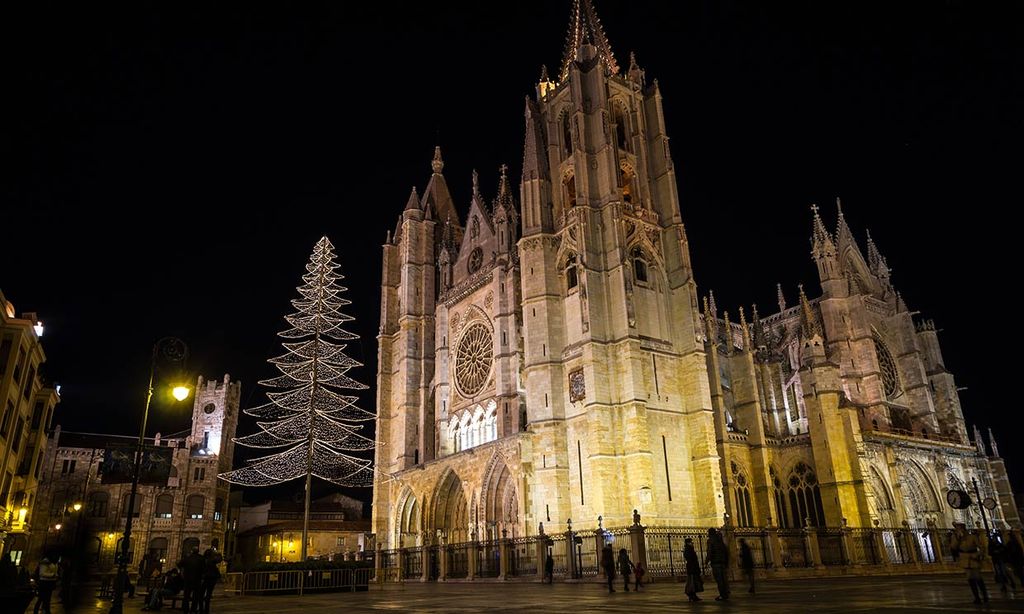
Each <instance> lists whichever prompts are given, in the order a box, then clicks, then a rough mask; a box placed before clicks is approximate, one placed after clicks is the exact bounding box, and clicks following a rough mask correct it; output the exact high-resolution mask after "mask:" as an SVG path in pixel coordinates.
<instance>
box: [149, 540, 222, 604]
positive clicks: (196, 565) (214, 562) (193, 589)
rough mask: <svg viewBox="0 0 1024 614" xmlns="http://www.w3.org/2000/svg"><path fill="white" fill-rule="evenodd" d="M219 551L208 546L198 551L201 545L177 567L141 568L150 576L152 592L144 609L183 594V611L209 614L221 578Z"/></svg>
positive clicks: (151, 566) (150, 589)
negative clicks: (164, 570) (201, 552)
mask: <svg viewBox="0 0 1024 614" xmlns="http://www.w3.org/2000/svg"><path fill="white" fill-rule="evenodd" d="M221 560H222V559H221V556H220V553H219V552H217V551H216V550H214V549H212V548H209V549H207V550H206V552H204V553H203V554H199V548H192V551H191V552H189V553H188V554H187V555H186V556H185V558H183V559H182V560H180V561H178V564H177V566H175V567H172V568H171V569H169V570H167V571H166V572H162V571H161V569H160V567H159V566H158V565H157V564H155V563H150V565H149V566H146V563H147V562H146V561H145V560H144V561H143V566H145V569H144V570H143V569H140V577H142V576H145V577H146V578H147V582H146V583H147V585H148V587H149V594H148V596H147V599H146V605H145V606H144V607H143V608H142V609H143V610H159V609H160V608H162V607H163V604H164V599H166V598H168V597H174V596H176V595H177V594H178V593H181V592H182V591H184V593H183V594H182V599H181V610H182V611H183V612H196V613H198V614H209V613H210V601H211V600H212V598H213V588H214V586H216V584H217V582H219V581H220V567H219V564H220V562H221Z"/></svg>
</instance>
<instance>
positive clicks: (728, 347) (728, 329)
mask: <svg viewBox="0 0 1024 614" xmlns="http://www.w3.org/2000/svg"><path fill="white" fill-rule="evenodd" d="M722 321H723V322H724V323H725V325H724V326H723V327H722V328H723V329H724V331H723V332H725V351H726V352H731V351H732V324H730V323H729V312H728V311H723V312H722Z"/></svg>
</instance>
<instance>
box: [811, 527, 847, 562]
mask: <svg viewBox="0 0 1024 614" xmlns="http://www.w3.org/2000/svg"><path fill="white" fill-rule="evenodd" d="M818 556H820V557H821V564H822V565H826V566H829V567H841V566H843V565H847V564H848V563H849V555H848V554H847V552H846V548H845V547H844V546H843V531H842V529H818Z"/></svg>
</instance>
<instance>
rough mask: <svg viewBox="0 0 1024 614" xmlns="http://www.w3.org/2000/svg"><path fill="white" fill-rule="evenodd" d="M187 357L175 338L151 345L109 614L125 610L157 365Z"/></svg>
mask: <svg viewBox="0 0 1024 614" xmlns="http://www.w3.org/2000/svg"><path fill="white" fill-rule="evenodd" d="M187 356H188V346H186V345H185V342H184V341H182V340H181V339H178V338H176V337H164V338H163V339H160V340H159V341H157V342H156V343H154V344H153V355H152V359H151V361H150V364H149V386H148V387H147V389H146V405H145V409H144V410H143V412H142V427H141V428H140V429H139V439H138V441H137V442H136V444H135V458H134V463H133V464H132V489H131V491H130V494H129V495H128V510H127V513H126V514H125V516H126V518H125V522H124V536H123V537H122V538H121V556H120V557H119V558H118V561H117V576H116V578H115V579H114V586H115V588H114V601H113V603H111V604H110V614H121V612H122V610H123V607H124V591H125V586H126V584H127V583H128V549H129V545H130V543H131V537H132V519H133V518H134V516H135V496H136V494H137V493H138V490H139V465H140V464H141V463H142V453H143V450H144V448H143V445H144V442H145V438H146V423H147V422H148V421H149V403H150V401H151V400H152V399H153V379H154V376H155V375H156V362H157V359H158V358H163V359H164V360H167V361H169V362H184V360H185V358H186V357H187ZM188 393H189V390H188V388H186V387H185V386H175V388H174V390H173V391H172V394H173V396H174V398H175V399H177V400H179V401H184V400H185V399H186V398H188Z"/></svg>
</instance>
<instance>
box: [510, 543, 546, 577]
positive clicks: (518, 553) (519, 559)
mask: <svg viewBox="0 0 1024 614" xmlns="http://www.w3.org/2000/svg"><path fill="white" fill-rule="evenodd" d="M508 553H509V565H508V573H509V575H512V576H518V577H527V576H535V575H537V570H538V565H541V566H542V562H541V561H538V560H537V538H536V537H517V538H514V539H512V540H511V541H510V542H509V545H508ZM541 568H542V567H541Z"/></svg>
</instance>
